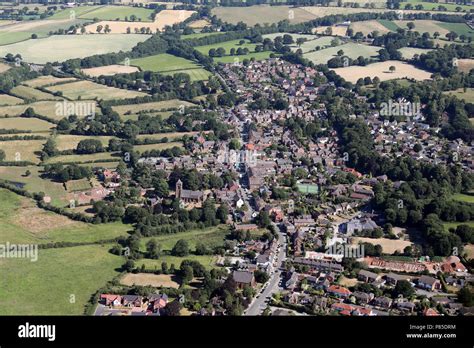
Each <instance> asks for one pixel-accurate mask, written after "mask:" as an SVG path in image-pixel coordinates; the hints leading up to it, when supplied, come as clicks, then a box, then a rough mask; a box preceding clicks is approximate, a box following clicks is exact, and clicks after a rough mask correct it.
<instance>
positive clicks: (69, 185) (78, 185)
mask: <svg viewBox="0 0 474 348" xmlns="http://www.w3.org/2000/svg"><path fill="white" fill-rule="evenodd" d="M65 186H66V190H67V191H68V192H74V191H85V190H88V189H90V188H91V187H92V185H91V182H90V180H88V179H79V180H69V181H68V182H66V183H65Z"/></svg>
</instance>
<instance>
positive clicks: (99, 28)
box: [95, 24, 104, 34]
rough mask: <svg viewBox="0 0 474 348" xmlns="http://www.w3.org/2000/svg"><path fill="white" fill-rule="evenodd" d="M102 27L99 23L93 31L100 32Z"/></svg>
mask: <svg viewBox="0 0 474 348" xmlns="http://www.w3.org/2000/svg"><path fill="white" fill-rule="evenodd" d="M103 28H104V27H103V26H102V25H101V24H99V25H98V26H97V28H96V29H95V31H97V33H99V34H100V32H101V31H102V29H103Z"/></svg>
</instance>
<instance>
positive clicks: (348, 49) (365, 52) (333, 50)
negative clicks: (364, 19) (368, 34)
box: [303, 42, 381, 64]
mask: <svg viewBox="0 0 474 348" xmlns="http://www.w3.org/2000/svg"><path fill="white" fill-rule="evenodd" d="M380 49H381V47H377V46H368V45H363V44H357V43H353V42H349V43H347V44H344V45H340V46H336V47H330V48H326V49H323V50H320V51H314V52H310V53H306V54H304V55H303V57H304V58H307V59H309V60H310V61H312V62H313V63H314V64H326V63H327V62H328V60H330V59H331V58H334V57H336V56H337V52H338V51H339V50H343V51H344V54H343V55H344V56H346V57H350V58H352V59H357V58H358V57H360V56H363V57H365V58H372V59H376V58H377V56H378V51H380Z"/></svg>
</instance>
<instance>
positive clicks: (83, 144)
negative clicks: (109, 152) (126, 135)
mask: <svg viewBox="0 0 474 348" xmlns="http://www.w3.org/2000/svg"><path fill="white" fill-rule="evenodd" d="M103 151H104V147H103V146H102V142H101V141H100V140H98V139H83V140H81V141H80V142H79V143H78V144H77V147H76V152H77V153H78V154H91V153H98V152H103Z"/></svg>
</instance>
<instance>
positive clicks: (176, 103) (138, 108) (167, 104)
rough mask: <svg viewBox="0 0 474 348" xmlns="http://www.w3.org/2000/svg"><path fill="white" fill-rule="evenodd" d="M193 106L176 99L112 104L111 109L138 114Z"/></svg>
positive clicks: (123, 113) (120, 112)
mask: <svg viewBox="0 0 474 348" xmlns="http://www.w3.org/2000/svg"><path fill="white" fill-rule="evenodd" d="M181 106H184V107H189V106H195V104H192V103H190V102H187V101H184V100H178V99H172V100H165V101H159V102H151V103H143V104H130V105H118V106H113V107H112V109H113V110H114V111H115V112H118V113H119V114H120V115H125V114H138V113H140V112H152V111H160V110H168V109H178V108H179V107H181Z"/></svg>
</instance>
